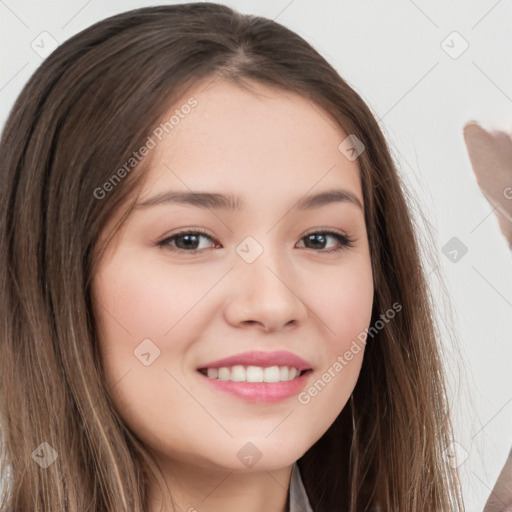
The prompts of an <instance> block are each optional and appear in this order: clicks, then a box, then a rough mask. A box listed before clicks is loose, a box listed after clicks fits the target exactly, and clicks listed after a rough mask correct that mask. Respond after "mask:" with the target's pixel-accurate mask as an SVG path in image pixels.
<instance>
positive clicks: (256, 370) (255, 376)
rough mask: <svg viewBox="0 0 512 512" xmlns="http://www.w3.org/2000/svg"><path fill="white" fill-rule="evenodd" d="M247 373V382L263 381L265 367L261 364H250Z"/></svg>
mask: <svg viewBox="0 0 512 512" xmlns="http://www.w3.org/2000/svg"><path fill="white" fill-rule="evenodd" d="M245 373H246V377H247V382H263V368H260V367H259V366H248V367H247V370H246V371H245Z"/></svg>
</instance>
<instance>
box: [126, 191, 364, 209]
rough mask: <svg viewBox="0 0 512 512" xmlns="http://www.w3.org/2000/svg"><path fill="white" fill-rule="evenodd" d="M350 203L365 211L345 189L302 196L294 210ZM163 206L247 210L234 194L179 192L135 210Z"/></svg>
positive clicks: (163, 195)
mask: <svg viewBox="0 0 512 512" xmlns="http://www.w3.org/2000/svg"><path fill="white" fill-rule="evenodd" d="M344 202H345V203H348V204H353V205H354V206H357V207H358V208H359V209H360V210H363V205H362V204H361V201H360V200H359V198H358V197H357V196H356V195H355V194H354V193H353V192H351V191H349V190H345V189H333V190H324V191H323V192H318V193H316V194H309V195H304V196H302V197H301V198H300V199H299V200H298V201H297V202H296V203H295V205H294V206H293V207H292V208H298V209H299V210H311V209H314V208H319V207H321V206H325V205H328V204H332V203H344ZM162 204H185V205H191V206H197V207H199V208H208V209H210V208H212V209H217V210H221V209H223V210H241V209H244V208H245V205H244V202H243V201H242V200H241V199H240V198H239V197H237V196H234V195H232V194H220V193H216V192H178V191H172V190H170V191H167V192H163V193H162V194H157V195H156V196H153V197H151V198H149V199H146V200H144V201H142V202H140V203H137V204H136V205H135V208H145V207H148V206H156V205H162Z"/></svg>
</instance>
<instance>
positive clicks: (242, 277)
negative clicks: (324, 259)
mask: <svg viewBox="0 0 512 512" xmlns="http://www.w3.org/2000/svg"><path fill="white" fill-rule="evenodd" d="M231 283H232V284H231V287H230V289H229V294H230V297H229V299H228V301H227V305H226V307H225V319H226V321H227V322H228V323H230V324H231V325H233V326H235V327H238V328H240V327H243V328H251V329H260V330H262V331H265V332H272V331H279V330H283V329H284V330H289V329H293V328H297V327H298V326H299V325H302V324H303V323H304V321H305V319H306V318H307V315H308V308H307V306H306V304H305V302H304V299H305V297H303V296H301V295H304V290H305V287H304V286H303V283H301V281H300V279H299V277H298V276H297V275H296V273H295V272H294V271H293V269H292V268H291V265H290V264H289V262H287V261H286V258H285V257H284V255H282V254H281V255H278V254H276V251H273V252H271V251H270V250H268V249H265V250H264V251H263V253H262V254H261V255H260V256H259V258H258V259H257V260H256V261H254V262H253V263H247V262H246V261H244V260H243V259H241V258H238V256H237V260H236V262H235V268H234V269H233V273H232V281H231Z"/></svg>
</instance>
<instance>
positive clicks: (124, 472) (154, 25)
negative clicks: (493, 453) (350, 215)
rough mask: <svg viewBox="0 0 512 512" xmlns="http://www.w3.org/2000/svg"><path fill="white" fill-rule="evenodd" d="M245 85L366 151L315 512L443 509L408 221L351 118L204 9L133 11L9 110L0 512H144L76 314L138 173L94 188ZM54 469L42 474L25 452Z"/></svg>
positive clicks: (291, 67)
mask: <svg viewBox="0 0 512 512" xmlns="http://www.w3.org/2000/svg"><path fill="white" fill-rule="evenodd" d="M209 78H211V79H220V80H230V81H233V82H235V83H237V84H238V85H240V86H244V84H246V85H247V84H250V82H251V81H253V82H257V83H261V84H264V85H267V86H270V87H275V88H279V89H281V90H285V91H292V92H294V93H298V94H300V95H301V96H303V97H304V98H306V99H308V100H310V101H311V102H312V104H314V105H316V106H317V107H321V108H323V109H324V112H325V111H327V112H328V113H329V114H330V115H331V116H332V117H333V118H334V119H335V120H336V121H337V122H338V123H339V125H340V126H341V127H343V129H344V130H345V131H346V132H347V133H350V134H354V135H356V136H357V138H359V139H360V140H361V141H362V142H363V143H364V145H365V148H366V149H365V151H364V152H363V153H362V154H361V155H360V156H359V158H358V163H359V167H360V171H361V180H362V186H363V193H364V202H365V216H366V217H365V220H366V227H367V233H368V238H369V243H370V251H371V259H372V270H373V275H374V285H375V295H374V303H373V313H372V324H374V323H375V322H376V321H377V320H378V319H379V315H380V314H382V313H383V312H385V311H386V310H388V309H389V308H391V307H392V304H394V303H399V304H400V305H401V306H402V310H401V312H400V314H397V315H396V317H395V318H394V319H393V321H390V322H389V323H388V324H387V325H386V327H385V328H384V329H381V330H380V331H379V332H378V333H377V334H375V336H374V337H373V338H372V339H369V340H368V344H367V347H366V352H365V356H364V361H363V366H362V369H361V373H360V377H359V380H358V382H357V385H356V387H355V390H354V392H353V396H352V398H351V400H350V402H349V403H348V404H347V406H346V407H345V408H344V409H343V411H342V412H341V413H340V415H339V416H338V418H337V419H336V421H335V422H334V424H333V425H332V426H331V427H330V428H329V429H328V431H327V432H326V433H325V435H324V436H323V437H322V438H321V439H320V440H319V441H318V442H317V443H315V444H314V446H312V447H311V448H310V449H309V450H308V451H307V452H306V453H305V454H304V455H303V456H302V457H301V458H300V459H299V461H298V463H299V467H300V470H301V473H302V477H303V481H304V484H305V487H306V490H307V492H308V495H309V498H310V501H311V504H312V507H313V509H314V510H315V512H334V511H345V510H346V511H352V512H354V511H363V510H371V509H372V508H373V507H375V505H376V504H377V503H379V504H380V507H381V508H382V509H383V510H386V511H389V512H398V511H403V512H420V511H421V512H423V511H426V510H428V511H448V510H450V511H451V510H460V509H461V507H462V505H461V499H460V493H459V484H458V480H457V475H456V473H455V471H454V470H452V469H451V467H450V465H449V464H448V463H447V461H446V459H445V457H444V456H443V451H444V449H445V448H446V446H447V445H448V444H449V442H450V436H451V426H450V420H449V414H448V410H447V401H446V396H445V387H444V376H443V371H442V365H441V359H440V349H439V346H438V339H437V335H436V330H435V325H434V321H433V318H432V311H433V310H432V305H431V303H430V302H429V300H430V299H429V295H428V290H427V282H426V278H425V272H424V270H423V268H422V264H421V261H420V253H419V244H418V239H417V236H416V233H415V229H414V226H413V223H412V220H411V219H412V217H411V213H410V210H409V206H408V204H407V201H406V199H405V194H404V191H403V189H402V187H401V183H400V180H399V177H398V175H397V170H396V168H395V165H394V163H393V161H392V158H391V155H390V151H389V148H388V146H387V144H386V141H385V139H384V136H383V134H382V132H381V130H380V128H379V126H378V123H377V122H376V120H375V119H374V117H373V115H372V114H371V112H370V110H369V109H368V107H367V105H366V104H365V103H364V102H363V100H362V99H361V98H360V96H359V95H358V94H357V93H356V92H355V91H354V90H353V89H352V88H351V87H350V86H349V85H348V84H347V83H346V82H345V81H344V80H343V79H342V78H341V77H340V76H339V74H338V73H337V72H336V71H335V69H333V67H332V66H331V65H330V64H329V63H328V62H327V61H326V60H325V59H324V58H323V57H322V56H321V55H319V54H318V52H317V51H316V50H315V49H314V48H312V46H311V45H310V44H308V43H307V42H306V41H305V40H304V39H302V38H301V37H299V36H298V35H297V34H295V33H294V32H292V31H290V30H288V29H287V28H285V27H284V26H282V25H280V24H279V23H276V22H274V21H271V20H269V19H265V18H262V17H258V16H250V15H242V14H240V13H238V12H236V11H234V10H232V9H230V8H228V7H226V6H223V5H218V4H214V3H202V2H198V3H191V4H181V5H169V6H160V7H151V8H143V9H138V10H134V11H130V12H126V13H123V14H120V15H117V16H113V17H111V18H108V19H106V20H103V21H101V22H99V23H96V24H95V25H93V26H91V27H89V28H87V29H86V30H83V31H82V32H80V33H79V34H77V35H75V36H74V37H72V38H71V39H69V40H68V41H66V42H65V43H63V44H62V45H61V46H60V47H58V48H57V49H56V50H55V51H54V52H53V53H52V54H51V55H50V56H49V57H48V58H47V59H46V60H45V61H44V62H43V63H42V65H41V66H40V67H39V69H37V71H36V72H35V73H34V75H33V76H32V77H31V79H30V81H29V82H28V83H27V85H26V86H25V88H24V89H23V91H22V92H21V94H20V95H19V97H18V99H17V101H16V103H15V105H14V107H13V109H12V112H11V113H10V116H9V118H8V120H7V123H6V126H5V129H4V132H3V135H2V140H1V144H0V154H1V160H0V178H1V182H2V189H1V192H0V212H1V213H0V294H1V295H0V307H1V312H0V314H1V317H0V318H1V337H0V339H1V351H0V352H1V354H2V355H1V358H0V361H1V362H0V376H1V387H0V401H1V412H2V415H3V416H2V424H1V428H2V453H3V458H4V460H3V461H2V462H3V463H2V476H3V478H2V482H3V483H4V489H3V491H4V497H3V501H2V502H1V503H2V510H11V511H14V512H28V511H30V512H34V511H45V512H46V511H52V512H55V511H61V510H66V511H72V512H78V511H80V512H83V511H86V510H89V511H94V512H96V511H97V512H100V511H101V512H105V511H112V512H114V511H115V512H120V511H125V512H142V511H143V510H144V506H145V501H146V498H147V495H146V494H147V482H148V478H149V477H150V475H153V474H157V468H156V466H155V463H154V462H153V460H152V459H151V457H150V455H149V454H148V453H147V451H146V450H145V448H144V446H143V445H142V443H141V442H140V441H139V440H138V439H137V437H136V436H135V435H134V434H133V433H132V432H131V431H130V430H129V429H128V428H127V426H126V425H124V423H123V421H122V420H121V419H120V417H119V415H118V414H117V412H116V410H115V408H114V406H113V404H112V401H111V400H110V398H109V390H108V388H107V386H106V384H105V379H104V375H103V372H102V365H101V360H100V357H99V350H98V339H97V334H96V330H95V321H94V317H93V314H92V311H93V310H92V304H91V295H90V292H91V290H90V285H91V276H92V275H93V272H94V264H95V262H97V257H96V252H95V249H96V247H97V244H98V240H99V236H100V234H101V233H102V230H103V228H104V226H105V225H106V222H107V221H108V219H110V218H111V217H112V215H113V214H114V213H115V212H116V211H118V209H119V208H120V207H121V206H122V205H123V204H125V202H126V199H127V198H128V197H129V194H130V193H131V192H132V191H133V190H134V189H135V187H136V186H137V185H139V184H140V183H141V181H140V180H141V179H142V176H143V175H144V173H143V170H144V168H145V167H146V166H147V165H149V160H148V159H146V160H144V161H143V162H142V163H141V164H140V165H138V166H137V167H136V168H135V169H134V170H133V172H130V173H128V174H127V175H126V177H124V179H123V180H122V181H121V182H119V183H118V184H117V185H116V186H115V187H113V188H112V190H110V191H109V193H108V199H98V197H97V194H96V195H95V193H94V191H95V190H97V189H98V187H101V186H102V185H103V184H104V183H106V182H107V181H108V180H109V179H111V177H112V175H113V172H115V171H116V169H119V168H120V167H121V166H123V164H124V163H125V162H127V161H128V160H129V158H130V157H131V155H132V153H133V151H134V150H135V149H137V148H139V147H141V146H142V145H143V144H144V143H145V141H146V140H147V137H148V135H149V134H150V133H152V131H153V130H154V129H155V126H157V125H158V124H159V123H160V121H161V117H162V114H163V113H164V112H165V111H166V108H167V107H168V106H169V105H172V104H173V102H174V101H176V99H177V98H179V97H182V95H183V94H184V93H186V91H187V89H188V88H190V87H191V86H192V85H194V84H197V83H199V82H200V81H201V80H207V79H209ZM42 442H47V443H48V444H49V445H51V446H52V447H53V448H54V449H55V450H56V452H57V453H58V458H57V460H56V461H55V462H54V463H53V464H52V465H51V466H50V467H48V468H47V469H46V470H44V471H43V470H41V468H40V467H39V466H38V465H37V464H35V463H34V460H33V458H32V453H33V452H34V450H35V449H36V448H37V447H38V446H40V445H41V443H42Z"/></svg>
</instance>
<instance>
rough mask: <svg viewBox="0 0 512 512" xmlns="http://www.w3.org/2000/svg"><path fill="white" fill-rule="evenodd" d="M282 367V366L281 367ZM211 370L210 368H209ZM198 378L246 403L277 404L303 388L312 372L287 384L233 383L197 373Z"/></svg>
mask: <svg viewBox="0 0 512 512" xmlns="http://www.w3.org/2000/svg"><path fill="white" fill-rule="evenodd" d="M283 366H284V365H283ZM210 368H211V367H210ZM197 373H198V375H199V377H200V378H202V379H206V382H207V383H209V384H211V385H212V386H213V387H214V388H215V389H218V390H219V391H222V392H223V393H229V394H231V395H235V396H237V397H239V398H242V399H244V400H246V401H247V402H262V403H271V402H279V401H280V400H284V399H285V398H289V397H291V396H294V395H295V396H296V395H298V393H299V392H300V390H301V389H303V388H304V386H305V385H306V382H307V381H308V380H309V376H310V374H311V373H312V370H309V371H306V372H304V373H303V374H302V375H301V376H300V377H296V378H295V379H293V380H289V381H287V382H272V383H270V382H233V381H229V380H227V381H223V380H218V379H210V378H209V377H207V376H206V375H203V374H202V373H199V372H197Z"/></svg>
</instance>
